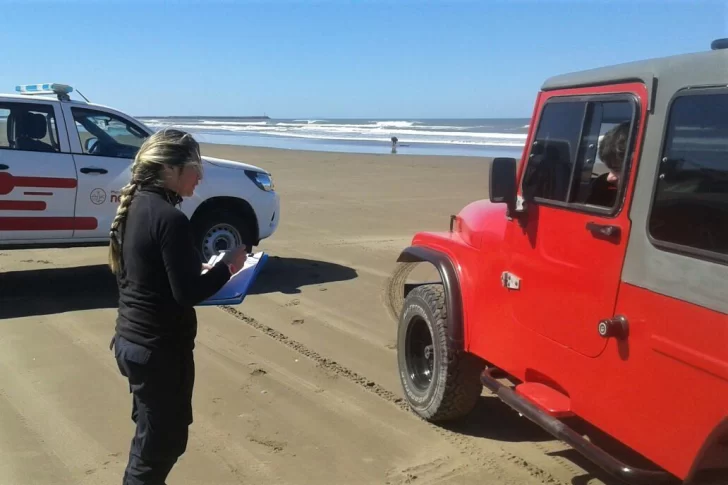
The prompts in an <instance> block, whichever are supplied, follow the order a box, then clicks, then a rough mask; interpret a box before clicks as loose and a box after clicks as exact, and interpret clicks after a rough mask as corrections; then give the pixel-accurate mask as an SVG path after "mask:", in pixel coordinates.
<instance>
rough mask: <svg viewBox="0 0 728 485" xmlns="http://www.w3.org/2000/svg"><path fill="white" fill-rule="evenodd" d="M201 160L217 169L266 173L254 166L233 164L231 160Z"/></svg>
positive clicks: (204, 157) (241, 163) (209, 158)
mask: <svg viewBox="0 0 728 485" xmlns="http://www.w3.org/2000/svg"><path fill="white" fill-rule="evenodd" d="M202 160H203V161H205V162H208V163H210V164H212V165H216V166H218V167H223V168H232V169H237V170H255V171H256V172H263V173H268V172H266V171H265V170H263V169H262V168H260V167H256V166H255V165H249V164H247V163H243V162H234V161H232V160H225V159H223V158H215V157H206V156H203V157H202Z"/></svg>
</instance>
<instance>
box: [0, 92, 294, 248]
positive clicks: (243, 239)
mask: <svg viewBox="0 0 728 485" xmlns="http://www.w3.org/2000/svg"><path fill="white" fill-rule="evenodd" d="M16 91H17V92H18V94H0V248H11V247H28V246H33V247H38V246H40V247H65V246H82V245H89V244H103V243H108V236H109V227H110V225H111V221H112V220H113V218H114V215H115V213H116V208H117V205H118V203H119V190H120V189H121V188H122V187H123V186H124V185H126V184H127V183H128V181H129V179H130V168H131V164H132V162H133V159H134V156H135V154H136V152H137V150H138V149H139V147H140V146H141V144H142V143H143V142H144V140H145V139H146V138H147V137H148V136H149V135H151V134H152V133H153V130H151V129H149V128H148V127H147V126H145V125H144V124H143V123H142V122H140V121H138V120H136V119H134V118H133V117H131V116H129V115H126V114H124V113H121V112H119V111H116V110H114V109H112V108H108V107H105V106H100V105H97V104H92V103H89V102H85V101H78V100H72V99H71V98H70V95H69V94H70V93H71V92H72V91H73V88H72V87H70V86H67V85H63V84H35V85H22V86H17V87H16ZM203 163H204V166H205V172H204V173H205V176H204V178H203V180H202V181H201V182H200V184H199V185H198V186H197V189H196V191H195V195H194V196H193V197H191V198H189V199H186V200H185V201H184V202H183V203H182V207H181V210H182V211H183V212H184V213H185V214H186V215H187V216H188V217H189V218H190V220H191V221H192V223H193V225H194V228H195V238H196V240H195V243H196V244H197V245H198V248H199V251H200V256H201V258H202V259H204V260H208V259H209V258H210V257H211V256H212V255H213V254H215V253H217V252H218V251H221V250H224V249H226V248H228V247H230V246H231V245H238V244H245V245H246V246H247V247H248V249H251V248H252V247H253V246H256V245H258V244H259V243H260V241H261V240H262V239H265V238H267V237H269V236H271V235H272V234H273V233H274V232H275V230H276V228H277V227H278V222H279V218H280V200H279V196H278V193H277V192H276V191H275V188H274V185H273V181H272V178H271V174H270V173H268V172H267V171H265V170H263V169H262V168H259V167H256V166H253V165H248V164H245V163H241V162H236V161H229V160H221V159H217V158H211V157H206V156H204V157H203Z"/></svg>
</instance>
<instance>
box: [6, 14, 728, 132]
mask: <svg viewBox="0 0 728 485" xmlns="http://www.w3.org/2000/svg"><path fill="white" fill-rule="evenodd" d="M0 12H1V13H0V18H1V19H2V22H1V25H2V28H0V45H2V46H4V48H3V55H2V67H1V68H0V92H6V93H7V92H12V91H14V89H15V86H16V85H17V84H30V83H39V82H58V83H65V84H70V85H72V86H73V87H74V88H76V89H78V90H79V91H80V92H81V93H83V94H84V95H85V96H86V97H87V98H89V99H90V100H91V101H92V102H96V103H99V104H104V105H107V106H112V107H114V108H117V109H119V110H121V111H124V112H127V113H129V114H131V115H134V116H155V115H156V116H174V115H177V116H184V115H190V116H253V115H262V114H267V115H268V116H270V117H271V118H318V119H321V118H381V119H402V118H405V119H408V118H409V119H411V118H510V117H520V118H528V117H530V115H531V111H532V109H533V102H534V99H535V96H536V93H537V91H538V89H539V87H540V86H541V84H542V83H543V81H544V80H545V79H546V78H548V77H549V76H552V75H556V74H560V73H564V72H571V71H577V70H581V69H589V68H594V67H600V66H603V65H609V64H615V63H621V62H629V61H634V60H639V59H643V58H652V57H662V56H668V55H673V54H682V53H687V52H695V51H704V50H709V49H710V43H711V42H712V41H713V40H714V39H716V38H722V37H728V0H721V1H714V0H681V1H671V0H612V1H596V0H595V1H592V0H558V1H557V0H554V1H552V0H538V1H536V0H533V1H527V0H508V1H498V0H475V1H467V0H441V1H428V0H419V1H410V0H390V1H382V0H377V1H375V0H369V1H367V0H360V1H347V0H329V1H318V0H309V1H302V0H301V1H293V0H289V1H277V0H266V1H262V0H261V1H252V0H251V1H245V0H240V1H231V0H228V1H221V0H208V1H199V2H192V1H165V2H163V1H157V0H146V1H126V2H122V1H113V0H106V1H101V0H99V1H91V0H88V1H74V0H66V1H61V0H57V1H47V2H41V1H36V0H18V1H13V0H0Z"/></svg>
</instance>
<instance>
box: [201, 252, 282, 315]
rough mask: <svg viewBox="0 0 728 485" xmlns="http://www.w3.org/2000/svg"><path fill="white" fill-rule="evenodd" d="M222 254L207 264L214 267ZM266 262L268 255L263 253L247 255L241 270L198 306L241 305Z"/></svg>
mask: <svg viewBox="0 0 728 485" xmlns="http://www.w3.org/2000/svg"><path fill="white" fill-rule="evenodd" d="M223 254H224V253H220V254H218V255H216V256H213V257H212V258H210V261H208V264H210V265H214V264H215V263H216V262H217V261H219V260H220V258H222V255H223ZM267 260H268V255H267V254H266V253H264V252H259V253H255V254H249V255H248V257H247V259H246V260H245V263H244V264H243V267H242V269H240V270H239V271H238V272H237V273H235V274H234V275H232V276H231V277H230V279H229V280H228V281H227V283H225V286H223V287H222V288H220V289H219V290H218V291H217V293H215V294H214V295H212V296H211V297H209V298H208V299H206V300H204V301H202V302H200V303H199V304H198V306H215V305H239V304H241V303H242V302H243V300H244V299H245V297H246V296H247V294H248V290H249V289H250V287H251V286H252V285H253V283H254V282H255V279H256V278H257V277H258V274H260V270H261V269H262V268H263V266H264V265H265V262H266V261H267ZM206 272H207V270H205V271H203V274H204V273H206Z"/></svg>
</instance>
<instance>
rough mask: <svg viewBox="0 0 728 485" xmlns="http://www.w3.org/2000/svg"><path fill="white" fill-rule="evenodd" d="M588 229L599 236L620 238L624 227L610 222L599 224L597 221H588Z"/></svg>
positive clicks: (595, 235)
mask: <svg viewBox="0 0 728 485" xmlns="http://www.w3.org/2000/svg"><path fill="white" fill-rule="evenodd" d="M586 229H587V230H588V231H589V232H591V233H592V235H593V236H594V237H597V238H607V239H619V236H620V234H621V232H622V229H621V228H620V227H619V226H612V225H610V224H598V223H596V222H587V223H586Z"/></svg>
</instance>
